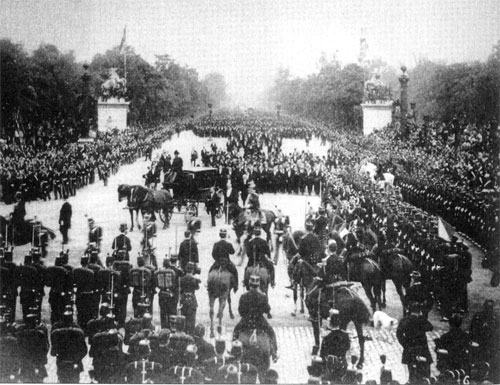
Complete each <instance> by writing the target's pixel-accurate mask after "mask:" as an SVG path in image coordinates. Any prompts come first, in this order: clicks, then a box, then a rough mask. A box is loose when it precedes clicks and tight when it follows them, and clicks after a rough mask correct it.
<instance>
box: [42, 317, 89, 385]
mask: <svg viewBox="0 0 500 385" xmlns="http://www.w3.org/2000/svg"><path fill="white" fill-rule="evenodd" d="M64 319H65V320H64V321H63V322H62V323H61V325H60V326H59V327H58V328H56V330H52V333H51V335H50V341H51V346H52V349H51V352H50V354H51V355H52V356H54V357H57V359H56V364H57V377H58V378H59V382H61V383H73V384H76V383H78V382H79V380H80V372H81V371H83V364H82V359H83V358H84V357H85V356H86V355H87V345H86V344H85V334H84V333H83V330H82V329H80V328H79V327H77V326H76V325H74V323H73V322H72V320H73V312H72V311H71V310H67V311H66V312H65V313H64Z"/></svg>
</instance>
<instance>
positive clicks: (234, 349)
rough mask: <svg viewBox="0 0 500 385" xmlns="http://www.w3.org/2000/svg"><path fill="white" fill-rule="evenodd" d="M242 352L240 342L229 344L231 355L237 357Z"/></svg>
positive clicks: (235, 341)
mask: <svg viewBox="0 0 500 385" xmlns="http://www.w3.org/2000/svg"><path fill="white" fill-rule="evenodd" d="M242 351H243V344H242V343H241V341H240V340H234V341H233V343H232V344H231V354H233V355H238V354H241V352H242Z"/></svg>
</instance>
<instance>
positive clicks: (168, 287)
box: [155, 258, 182, 329]
mask: <svg viewBox="0 0 500 385" xmlns="http://www.w3.org/2000/svg"><path fill="white" fill-rule="evenodd" d="M181 275H182V271H181V270H179V269H178V268H176V267H175V266H173V265H172V264H171V262H170V260H169V259H168V258H165V259H164V260H163V269H160V270H158V271H157V272H156V273H155V281H156V285H157V287H158V305H159V306H160V321H161V327H162V329H165V328H170V327H171V325H170V316H171V315H175V314H177V304H178V302H179V287H180V277H181Z"/></svg>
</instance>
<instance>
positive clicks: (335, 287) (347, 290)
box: [306, 281, 370, 368]
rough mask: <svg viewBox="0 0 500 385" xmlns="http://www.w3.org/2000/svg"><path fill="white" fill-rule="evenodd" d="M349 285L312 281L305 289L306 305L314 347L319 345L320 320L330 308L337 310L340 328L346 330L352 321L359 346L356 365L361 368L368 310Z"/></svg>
mask: <svg viewBox="0 0 500 385" xmlns="http://www.w3.org/2000/svg"><path fill="white" fill-rule="evenodd" d="M350 286H352V283H347V282H342V281H341V282H335V283H333V284H330V285H323V284H322V283H321V282H319V283H317V282H316V281H313V283H312V284H311V285H310V287H309V288H308V290H307V295H306V306H307V310H308V311H309V315H310V317H311V323H312V326H313V332H314V343H315V345H316V347H315V348H316V349H318V348H319V347H320V346H321V344H320V338H319V337H320V326H321V321H322V320H323V319H326V318H327V317H328V316H329V311H330V309H332V308H333V309H337V310H338V311H339V313H340V328H341V329H342V330H346V328H347V325H348V324H349V323H350V322H353V323H354V326H355V328H356V333H357V335H358V341H359V348H360V358H359V361H358V365H357V366H358V368H362V367H363V362H364V355H365V338H364V336H363V324H366V323H368V321H369V319H370V311H369V310H368V307H367V306H366V304H365V303H364V302H363V300H362V299H361V298H360V297H359V295H358V294H357V293H356V292H355V291H354V290H352V289H351V287H350Z"/></svg>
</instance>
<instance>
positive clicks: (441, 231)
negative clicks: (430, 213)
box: [438, 217, 455, 242]
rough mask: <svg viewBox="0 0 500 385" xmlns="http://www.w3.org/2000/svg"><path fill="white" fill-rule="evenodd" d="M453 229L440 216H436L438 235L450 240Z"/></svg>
mask: <svg viewBox="0 0 500 385" xmlns="http://www.w3.org/2000/svg"><path fill="white" fill-rule="evenodd" d="M454 232H455V231H454V230H453V227H452V226H451V225H450V224H449V223H448V222H446V221H444V220H443V219H442V218H441V217H438V237H439V238H441V239H444V240H445V241H447V242H450V241H451V237H452V235H453V233H454Z"/></svg>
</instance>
